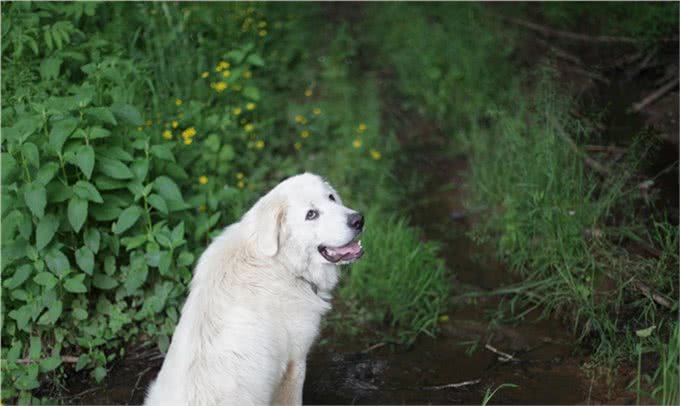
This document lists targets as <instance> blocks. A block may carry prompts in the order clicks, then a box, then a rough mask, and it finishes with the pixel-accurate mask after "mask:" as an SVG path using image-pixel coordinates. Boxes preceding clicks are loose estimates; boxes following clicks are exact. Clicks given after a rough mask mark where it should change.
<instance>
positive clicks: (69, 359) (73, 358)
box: [17, 355, 78, 364]
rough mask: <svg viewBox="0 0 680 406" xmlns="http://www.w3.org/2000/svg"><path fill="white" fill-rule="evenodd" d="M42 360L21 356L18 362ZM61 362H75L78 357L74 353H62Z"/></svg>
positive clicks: (30, 362) (29, 362) (25, 362)
mask: <svg viewBox="0 0 680 406" xmlns="http://www.w3.org/2000/svg"><path fill="white" fill-rule="evenodd" d="M40 361H42V360H39V359H38V360H32V359H30V358H19V359H18V360H17V364H32V363H34V362H40ZM61 362H64V363H66V364H75V363H76V362H78V357H76V356H74V355H62V356H61Z"/></svg>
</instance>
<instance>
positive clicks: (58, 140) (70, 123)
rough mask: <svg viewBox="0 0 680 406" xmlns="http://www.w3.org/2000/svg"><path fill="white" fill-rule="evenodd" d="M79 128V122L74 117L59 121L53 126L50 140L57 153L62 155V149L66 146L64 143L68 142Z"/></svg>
mask: <svg viewBox="0 0 680 406" xmlns="http://www.w3.org/2000/svg"><path fill="white" fill-rule="evenodd" d="M77 126H78V120H76V119H75V118H72V117H71V118H67V119H64V120H61V121H58V122H57V123H56V124H54V125H53V126H52V131H50V135H49V139H50V145H51V146H52V147H53V148H54V150H55V151H57V152H58V153H61V148H62V147H63V146H64V142H66V139H68V137H69V136H70V135H71V133H72V132H73V131H74V130H75V129H76V127H77Z"/></svg>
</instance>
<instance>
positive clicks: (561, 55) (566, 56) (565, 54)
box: [536, 38, 583, 65]
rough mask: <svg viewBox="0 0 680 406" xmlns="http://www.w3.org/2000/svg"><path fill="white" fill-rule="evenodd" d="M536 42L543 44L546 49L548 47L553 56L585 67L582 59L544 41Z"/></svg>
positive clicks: (538, 39)
mask: <svg viewBox="0 0 680 406" xmlns="http://www.w3.org/2000/svg"><path fill="white" fill-rule="evenodd" d="M536 40H537V41H538V42H539V43H541V44H543V45H544V46H545V47H547V48H548V49H549V50H550V51H551V52H552V53H553V54H555V56H556V57H558V58H562V59H564V60H565V61H569V62H571V63H573V64H575V65H583V62H581V59H580V58H579V57H578V56H576V55H573V54H571V53H569V52H568V51H565V50H564V49H562V48H559V47H557V46H555V45H553V44H551V43H550V42H548V41H546V40H544V39H541V38H536Z"/></svg>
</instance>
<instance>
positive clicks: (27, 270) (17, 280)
mask: <svg viewBox="0 0 680 406" xmlns="http://www.w3.org/2000/svg"><path fill="white" fill-rule="evenodd" d="M31 273H33V267H32V266H31V265H28V264H26V265H22V266H20V267H18V268H17V270H16V271H15V272H14V275H12V277H11V278H9V279H7V280H6V281H5V283H4V285H5V287H6V288H7V289H10V290H14V289H16V288H18V287H19V286H21V285H22V284H23V283H24V282H25V281H26V279H28V278H29V277H30V276H31Z"/></svg>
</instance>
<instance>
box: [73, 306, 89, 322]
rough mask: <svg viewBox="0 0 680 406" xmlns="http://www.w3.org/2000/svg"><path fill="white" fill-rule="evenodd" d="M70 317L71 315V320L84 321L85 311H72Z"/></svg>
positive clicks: (78, 309) (79, 309)
mask: <svg viewBox="0 0 680 406" xmlns="http://www.w3.org/2000/svg"><path fill="white" fill-rule="evenodd" d="M71 315H73V318H74V319H76V320H85V319H86V318H87V310H85V309H81V308H76V309H73V311H72V312H71Z"/></svg>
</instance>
